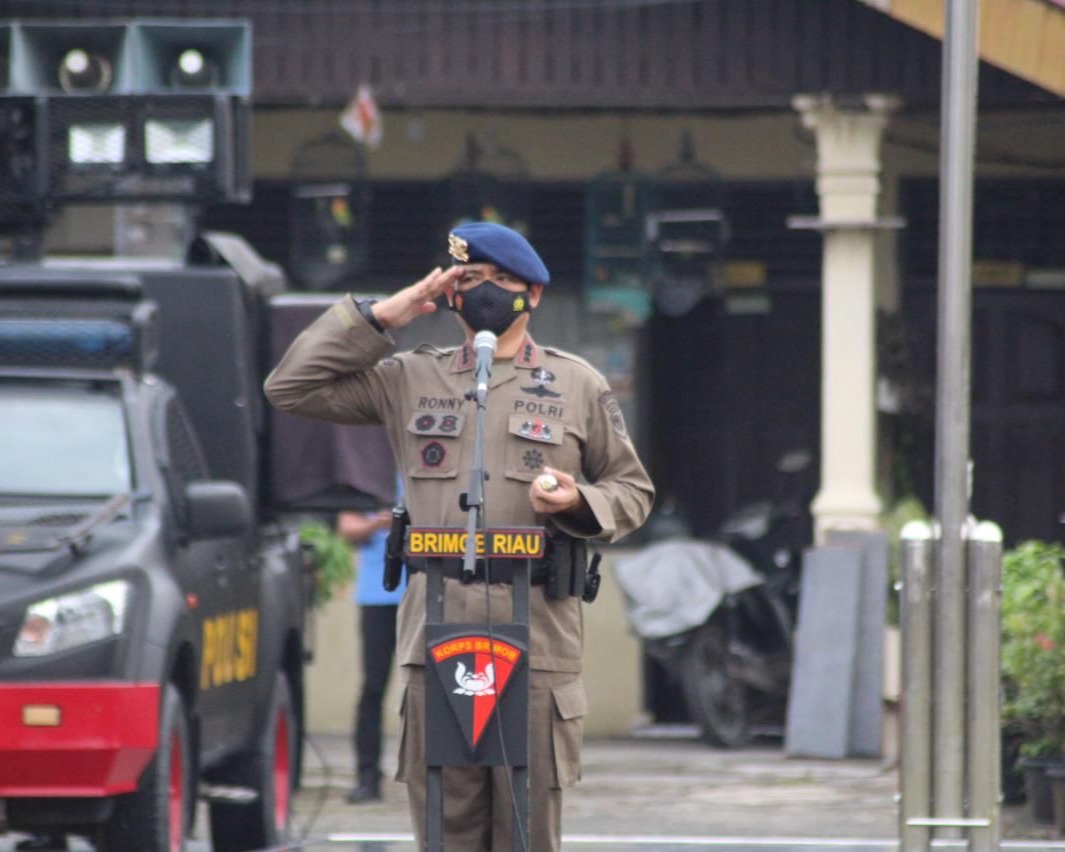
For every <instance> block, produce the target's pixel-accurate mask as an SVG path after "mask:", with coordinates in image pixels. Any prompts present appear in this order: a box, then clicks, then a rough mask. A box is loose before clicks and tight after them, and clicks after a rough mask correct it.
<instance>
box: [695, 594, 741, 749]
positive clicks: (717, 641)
mask: <svg viewBox="0 0 1065 852" xmlns="http://www.w3.org/2000/svg"><path fill="white" fill-rule="evenodd" d="M722 615H723V614H722ZM727 655H728V640H727V637H726V633H725V620H724V618H722V617H720V616H715V617H714V618H712V619H710V621H708V622H707V623H706V624H704V625H703V626H702V627H700V628H698V630H696V631H695V635H694V636H693V637H692V640H691V643H690V644H689V645H688V647H687V648H685V649H684V654H683V656H682V657H681V661H680V675H681V687H682V688H683V690H684V697H685V699H686V701H687V704H688V712H689V714H690V715H691V717H692V721H693V722H695V723H696V724H697V725H699V726H700V727H701V728H702V732H703V737H704V738H705V739H706V741H707V742H708V743H710V745H712V746H718V747H720V748H738V747H740V746H742V745H746V744H747V742H749V741H750V724H749V708H748V694H747V692H748V690H747V686H746V685H745V684H744V683H743V682H742V681H739V680H736V679H735V678H732V677H730V676H729V673H728V670H727Z"/></svg>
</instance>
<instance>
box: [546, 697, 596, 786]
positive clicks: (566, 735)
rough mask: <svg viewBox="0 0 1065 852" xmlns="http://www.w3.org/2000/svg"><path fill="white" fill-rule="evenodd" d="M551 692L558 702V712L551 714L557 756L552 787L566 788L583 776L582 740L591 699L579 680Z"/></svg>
mask: <svg viewBox="0 0 1065 852" xmlns="http://www.w3.org/2000/svg"><path fill="white" fill-rule="evenodd" d="M551 695H552V697H553V699H554V703H555V712H554V713H553V714H552V716H551V745H552V749H553V751H554V758H555V761H554V764H555V765H554V772H553V777H552V779H551V787H552V788H554V789H565V788H566V787H572V786H573V785H574V784H576V783H577V781H579V780H580V777H581V742H582V740H583V739H584V717H585V716H586V715H587V713H588V701H587V699H586V698H585V695H584V685H583V684H582V683H581V682H580V681H577V682H575V683H569V684H566V685H565V686H560V687H557V688H555V689H552V690H551Z"/></svg>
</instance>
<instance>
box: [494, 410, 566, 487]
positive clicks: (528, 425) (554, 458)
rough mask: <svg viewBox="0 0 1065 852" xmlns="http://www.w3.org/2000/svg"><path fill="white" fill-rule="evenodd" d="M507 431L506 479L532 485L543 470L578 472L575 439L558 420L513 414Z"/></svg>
mask: <svg viewBox="0 0 1065 852" xmlns="http://www.w3.org/2000/svg"><path fill="white" fill-rule="evenodd" d="M507 431H508V432H509V435H508V436H507V469H506V476H507V479H518V480H521V481H522V482H532V481H533V479H535V478H536V477H537V476H538V475H539V473H540V471H541V470H543V468H545V467H552V468H555V469H557V470H564V471H566V472H567V473H573V474H576V473H577V471H578V470H579V465H578V464H577V462H578V453H577V450H576V438H574V437H573V436H572V435H567V432H566V424H565V423H563V422H562V421H561V420H548V419H546V418H543V417H530V416H528V415H526V414H512V415H510V421H509V423H508V426H507Z"/></svg>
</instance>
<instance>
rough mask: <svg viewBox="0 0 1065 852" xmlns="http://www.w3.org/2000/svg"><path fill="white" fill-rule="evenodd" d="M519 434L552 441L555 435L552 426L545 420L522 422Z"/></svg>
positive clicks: (529, 437)
mask: <svg viewBox="0 0 1065 852" xmlns="http://www.w3.org/2000/svg"><path fill="white" fill-rule="evenodd" d="M518 434H520V435H521V436H522V437H523V438H528V439H529V440H531V441H551V440H553V439H554V437H555V436H554V435H553V434H552V432H551V427H550V426H548V425H547V424H546V423H544V421H543V420H526V421H525V422H524V423H522V424H521V428H520V429H519V430H518Z"/></svg>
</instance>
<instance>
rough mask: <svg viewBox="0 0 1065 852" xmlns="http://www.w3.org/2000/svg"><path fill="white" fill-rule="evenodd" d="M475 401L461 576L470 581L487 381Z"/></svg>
mask: <svg viewBox="0 0 1065 852" xmlns="http://www.w3.org/2000/svg"><path fill="white" fill-rule="evenodd" d="M471 396H472V398H473V399H474V400H475V401H476V403H477V418H476V421H477V422H476V430H475V432H474V439H473V464H472V465H471V466H470V487H469V490H468V491H467V492H466V510H467V511H468V512H469V518H468V519H467V521H466V549H465V551H464V552H463V555H462V578H463V580H465V581H466V582H472V581H473V578H474V575H475V574H476V572H477V528H478V527H479V526H480V524H481V515H482V513H483V511H484V510H483V506H484V479H485V477H484V418H485V412H486V411H487V405H486V403H487V402H488V383H487V382H485V383H484V387H478V388H477V389H476V390H475V391H473V392H472V394H471Z"/></svg>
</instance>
